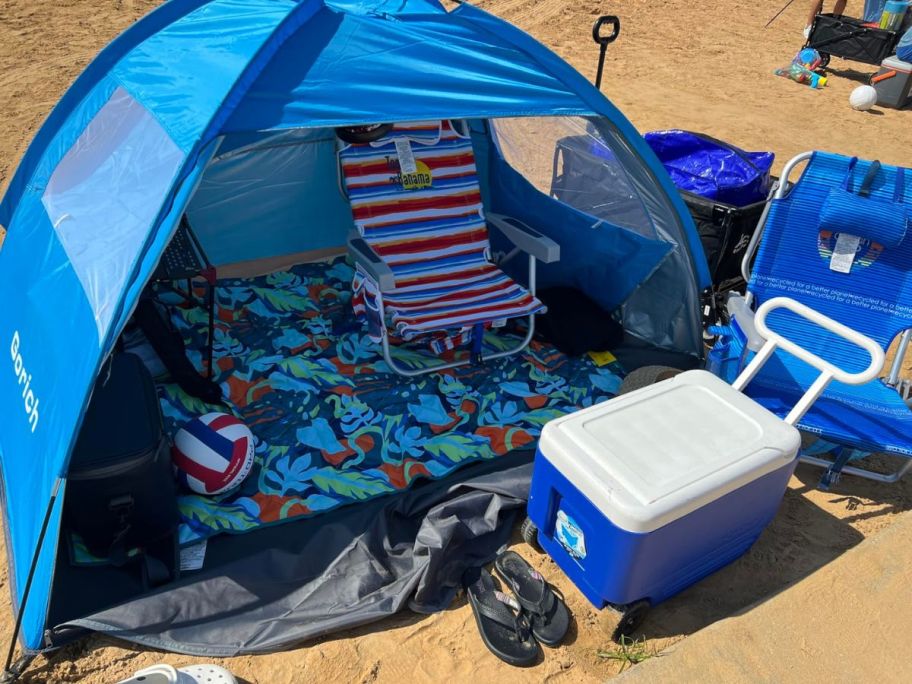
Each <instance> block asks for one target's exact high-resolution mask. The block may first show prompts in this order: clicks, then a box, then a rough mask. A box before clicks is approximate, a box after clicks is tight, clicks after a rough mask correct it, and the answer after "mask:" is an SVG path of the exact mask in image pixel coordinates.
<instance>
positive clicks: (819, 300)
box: [748, 152, 912, 371]
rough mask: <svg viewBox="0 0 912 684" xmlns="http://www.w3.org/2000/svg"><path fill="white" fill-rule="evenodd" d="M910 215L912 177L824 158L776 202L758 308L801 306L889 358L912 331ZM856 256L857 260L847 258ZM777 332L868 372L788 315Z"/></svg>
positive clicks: (754, 279) (756, 281) (846, 350)
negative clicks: (778, 302) (771, 303)
mask: <svg viewBox="0 0 912 684" xmlns="http://www.w3.org/2000/svg"><path fill="white" fill-rule="evenodd" d="M872 166H873V170H872ZM866 181H867V183H866ZM866 191H867V192H866ZM859 197H865V199H861V200H859V199H857V198H859ZM868 200H870V202H871V203H870V204H866V202H867V201H868ZM866 207H869V208H870V211H867V212H865V211H864V209H865V208H866ZM910 215H912V173H910V172H908V171H906V172H903V170H902V169H899V168H897V167H894V166H887V165H877V163H876V162H870V161H863V160H852V159H850V158H848V157H843V156H839V155H833V154H825V153H821V152H817V153H815V154H814V155H813V156H812V157H811V159H810V161H809V163H808V165H807V167H806V168H805V170H804V172H803V174H802V175H801V178H800V179H799V180H798V181H797V183H796V184H795V186H794V187H793V188H792V190H791V191H790V192H789V193H788V195H786V196H785V197H784V198H782V199H777V200H773V204H772V206H771V208H770V212H769V215H768V217H767V221H766V225H765V230H764V232H763V237H762V240H761V242H760V247H759V250H758V252H757V258H756V260H755V262H754V266H753V269H752V273H751V279H750V282H749V284H748V289H749V290H750V291H751V292H752V293H753V295H754V297H755V299H756V301H757V302H758V304H762V303H763V302H764V301H767V300H769V299H771V298H773V297H779V296H785V297H791V298H793V299H795V300H797V301H799V302H801V303H803V304H805V305H807V306H810V307H811V308H813V309H815V310H816V311H819V312H820V313H822V314H824V315H825V316H829V317H830V318H833V319H835V320H836V321H838V322H840V323H842V324H843V325H846V326H848V327H850V328H853V329H855V330H857V331H858V332H860V333H862V334H864V335H867V336H868V337H871V338H873V339H874V340H876V341H877V342H878V343H879V344H881V345H882V346H883V347H884V348H886V347H887V345H889V344H890V342H891V340H893V338H894V337H895V336H896V335H898V334H899V333H900V332H902V331H903V330H905V329H907V328H910V327H912V229H910V230H908V231H905V229H906V227H907V224H908V217H909V216H910ZM849 216H850V217H851V219H847V217H849ZM897 217H898V218H899V220H898V221H897V220H896V219H897ZM837 219H838V220H837ZM886 219H890V220H889V221H887V220H886ZM887 224H889V225H887ZM833 225H841V226H842V228H841V230H842V232H843V234H845V237H844V238H842V239H840V234H839V233H836V232H834V231H832V230H828V229H827V228H828V226H833ZM898 226H901V227H902V228H903V230H897V227H898ZM849 229H850V230H851V231H852V233H851V234H850V233H849V232H848V231H849ZM905 232H908V233H909V234H905ZM853 234H854V235H853ZM846 250H852V251H854V254H850V256H848V258H843V257H842V256H841V254H842V253H843V252H845V253H847V254H848V253H849V252H847V251H846ZM834 252H836V253H837V254H836V257H835V258H834ZM846 271H848V272H846ZM769 324H770V327H771V328H772V329H775V330H779V331H781V332H782V333H783V334H785V335H787V336H788V337H789V338H790V339H793V340H794V341H795V342H797V343H798V344H800V345H801V346H803V347H805V348H806V349H808V350H809V351H811V352H813V353H815V354H818V355H820V356H823V357H824V358H828V359H830V360H832V361H834V362H835V363H836V364H837V365H840V366H841V367H844V368H846V369H847V370H856V371H857V370H860V369H861V368H863V367H864V366H865V365H866V364H867V363H868V360H869V359H868V357H867V355H865V354H859V350H858V348H857V347H855V346H854V345H851V344H849V343H847V342H846V341H845V340H842V339H840V338H838V337H835V336H833V335H830V334H828V333H826V332H825V331H823V330H821V329H820V328H819V327H816V326H814V325H812V324H810V323H809V322H808V321H806V320H803V319H801V318H799V317H797V316H790V315H789V313H788V312H787V311H781V312H776V314H775V315H771V316H770V322H769Z"/></svg>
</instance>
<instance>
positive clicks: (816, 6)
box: [807, 0, 845, 26]
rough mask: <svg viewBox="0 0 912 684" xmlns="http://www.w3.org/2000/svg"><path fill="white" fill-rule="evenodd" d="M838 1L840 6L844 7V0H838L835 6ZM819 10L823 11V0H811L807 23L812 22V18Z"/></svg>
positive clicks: (837, 4)
mask: <svg viewBox="0 0 912 684" xmlns="http://www.w3.org/2000/svg"><path fill="white" fill-rule="evenodd" d="M839 3H842V8H843V9H845V0H838V2H837V3H836V6H837V7H838V6H839ZM821 12H823V0H811V13H810V14H809V15H808V20H807V25H808V26H810V25H811V24H813V23H814V18H815V17H816V16H817V15H818V14H820V13H821Z"/></svg>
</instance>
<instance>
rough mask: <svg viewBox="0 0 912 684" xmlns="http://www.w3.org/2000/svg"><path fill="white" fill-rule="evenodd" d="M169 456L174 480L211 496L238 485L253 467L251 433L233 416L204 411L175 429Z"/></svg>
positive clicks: (198, 492) (194, 490) (192, 489)
mask: <svg viewBox="0 0 912 684" xmlns="http://www.w3.org/2000/svg"><path fill="white" fill-rule="evenodd" d="M171 458H172V460H173V462H174V467H175V468H176V469H177V479H178V481H179V482H180V483H181V484H182V485H183V486H185V487H186V488H187V489H189V490H191V491H193V492H196V493H197V494H206V495H208V496H213V495H215V494H223V493H224V492H227V491H230V490H232V489H234V488H235V487H237V486H239V485H240V484H241V482H243V481H244V478H246V477H247V475H249V474H250V469H251V468H252V467H253V434H251V432H250V429H249V428H248V427H247V426H246V425H244V423H242V422H241V421H240V420H238V419H237V418H235V417H234V416H229V415H228V414H227V413H207V414H206V415H204V416H200V417H199V418H194V419H193V420H191V421H190V422H189V423H187V424H186V425H184V426H183V427H182V428H181V429H180V430H178V432H177V435H176V436H175V438H174V447H173V449H172V450H171Z"/></svg>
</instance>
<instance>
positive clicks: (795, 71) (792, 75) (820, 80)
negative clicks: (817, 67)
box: [773, 62, 827, 88]
mask: <svg viewBox="0 0 912 684" xmlns="http://www.w3.org/2000/svg"><path fill="white" fill-rule="evenodd" d="M773 73H774V74H776V76H782V77H783V78H788V79H790V80H792V81H794V82H795V83H803V84H804V85H807V86H810V87H811V88H823V87H824V86H825V85H826V83H827V79H826V76H821V75H820V74H815V73H814V72H813V71H811V70H810V69H808V68H806V67H804V66H802V65H800V64H798V63H796V62H792V63H791V64H790V65H789V66H787V67H786V68H784V69H776V70H775V71H774V72H773Z"/></svg>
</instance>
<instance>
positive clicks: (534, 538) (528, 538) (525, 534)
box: [519, 518, 541, 553]
mask: <svg viewBox="0 0 912 684" xmlns="http://www.w3.org/2000/svg"><path fill="white" fill-rule="evenodd" d="M519 535H520V536H521V537H522V540H523V541H524V542H526V544H528V545H529V546H531V547H532V548H533V549H535V550H536V551H538V552H539V553H541V546H540V545H539V543H538V526H537V525H536V524H535V523H534V522H532V519H531V518H526V519H525V520H523V521H522V525H521V526H520V528H519Z"/></svg>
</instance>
